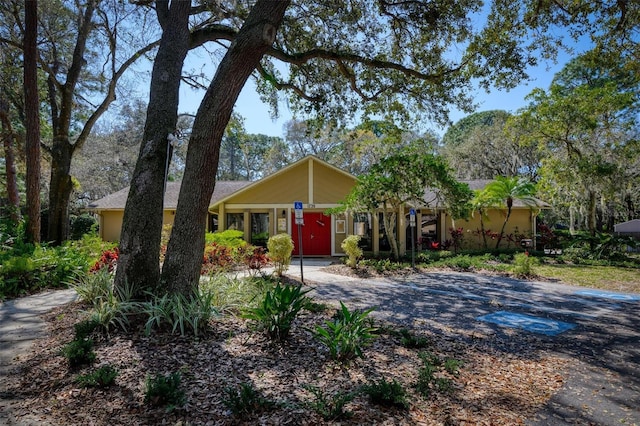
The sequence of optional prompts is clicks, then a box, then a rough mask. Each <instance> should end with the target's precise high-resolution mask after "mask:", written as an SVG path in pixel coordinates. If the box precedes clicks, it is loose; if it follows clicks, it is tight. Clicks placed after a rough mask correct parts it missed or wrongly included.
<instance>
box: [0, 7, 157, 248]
mask: <svg viewBox="0 0 640 426" xmlns="http://www.w3.org/2000/svg"><path fill="white" fill-rule="evenodd" d="M22 3H23V2H17V1H7V2H3V3H2V5H1V7H0V16H1V18H2V19H3V22H4V23H6V26H5V27H4V28H5V31H4V32H3V34H2V37H1V38H0V42H2V43H3V44H5V45H7V46H10V47H11V48H13V49H22V44H21V43H20V42H19V41H18V40H20V39H21V37H22V36H23V34H22V32H23V31H24V28H25V27H24V24H23V22H24V17H23V9H22ZM143 10H144V9H143V8H139V7H137V6H134V5H132V4H129V3H128V2H111V1H98V0H88V1H86V2H72V1H64V0H56V1H48V2H46V7H41V8H40V11H39V13H40V15H41V19H40V20H39V24H40V27H41V30H42V31H41V34H42V37H43V39H42V40H41V41H40V49H39V51H38V52H39V55H38V64H39V66H40V69H41V70H42V71H43V72H44V73H45V74H46V78H47V91H48V93H47V100H48V104H49V105H48V107H49V111H48V114H49V119H50V120H51V126H52V132H53V135H52V140H51V143H50V144H45V145H43V146H42V148H43V149H44V151H45V152H46V154H47V157H48V158H49V159H50V161H51V176H50V179H49V197H48V198H49V203H48V209H49V215H48V231H47V240H49V241H52V242H54V243H60V242H61V241H63V240H64V239H66V238H67V234H68V227H69V204H70V199H71V194H72V191H73V188H74V184H73V181H72V178H71V174H70V170H71V160H72V158H73V155H74V153H75V152H76V150H78V149H79V148H80V147H82V145H83V144H84V143H85V141H86V140H87V138H88V136H89V134H90V132H91V130H92V128H93V126H94V125H95V123H96V121H97V120H98V119H99V118H100V117H101V116H102V114H103V113H104V112H105V111H106V110H107V108H108V107H109V105H110V104H111V103H112V102H113V101H114V100H115V99H116V88H117V83H118V81H119V80H120V79H121V78H122V76H123V74H124V72H125V71H126V70H127V69H128V68H129V67H130V66H131V64H133V63H134V62H135V61H136V60H137V59H138V58H140V57H141V56H142V55H143V54H144V53H146V52H149V51H151V50H152V49H154V48H155V46H156V45H155V43H153V42H149V43H147V42H146V41H145V40H144V38H143V37H144V36H146V35H149V34H151V35H152V34H153V33H154V31H153V29H149V28H143V29H142V30H141V27H140V26H141V25H143V22H144V20H142V19H140V18H141V16H140V15H139V14H138V12H141V11H143ZM130 30H131V31H130ZM134 35H136V36H134ZM125 46H126V48H125Z"/></svg>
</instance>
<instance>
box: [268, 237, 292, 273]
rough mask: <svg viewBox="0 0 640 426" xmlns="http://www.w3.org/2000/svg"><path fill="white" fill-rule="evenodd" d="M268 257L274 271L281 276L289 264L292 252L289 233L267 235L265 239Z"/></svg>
mask: <svg viewBox="0 0 640 426" xmlns="http://www.w3.org/2000/svg"><path fill="white" fill-rule="evenodd" d="M267 250H269V259H271V261H272V262H273V266H274V273H275V274H276V276H282V274H284V273H285V272H286V271H287V269H289V265H290V264H291V253H293V240H292V239H291V236H290V235H289V234H277V235H274V236H272V237H269V241H267Z"/></svg>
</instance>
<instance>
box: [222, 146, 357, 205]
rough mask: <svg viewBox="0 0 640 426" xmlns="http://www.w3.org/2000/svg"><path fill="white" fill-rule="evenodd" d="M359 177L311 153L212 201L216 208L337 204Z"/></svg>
mask: <svg viewBox="0 0 640 426" xmlns="http://www.w3.org/2000/svg"><path fill="white" fill-rule="evenodd" d="M355 182H356V177H355V176H353V175H352V174H350V173H348V172H345V171H344V170H341V169H339V168H337V167H335V166H332V165H331V164H329V163H327V162H326V161H323V160H321V159H319V158H318V157H316V156H313V155H308V156H306V157H304V158H302V159H300V160H298V161H296V162H295V163H292V164H290V165H288V166H287V167H284V168H283V169H280V170H278V171H277V172H275V173H272V174H271V175H269V176H266V177H264V178H263V179H261V180H259V181H256V182H253V183H251V184H250V185H248V186H246V187H244V188H242V189H240V190H239V191H237V192H235V193H233V194H230V195H228V196H227V197H225V198H222V199H219V200H217V201H216V202H215V203H212V205H211V206H210V209H215V208H217V206H218V205H219V204H221V203H227V204H289V203H293V202H294V201H301V202H303V203H305V204H336V203H337V202H339V201H341V200H343V199H344V198H345V197H346V195H347V194H348V193H349V192H350V191H351V188H353V185H354V184H355Z"/></svg>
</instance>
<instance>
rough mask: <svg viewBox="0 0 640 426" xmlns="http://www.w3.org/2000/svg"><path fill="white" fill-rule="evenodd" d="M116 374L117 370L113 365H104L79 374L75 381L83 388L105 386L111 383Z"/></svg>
mask: <svg viewBox="0 0 640 426" xmlns="http://www.w3.org/2000/svg"><path fill="white" fill-rule="evenodd" d="M117 376H118V371H117V370H116V369H115V368H114V367H112V366H110V365H104V366H102V367H100V368H98V369H97V370H95V371H93V372H91V373H89V374H82V375H79V376H78V377H76V379H75V382H76V383H78V384H79V385H80V386H82V387H85V388H107V387H109V386H111V385H113V383H114V382H115V380H116V377H117Z"/></svg>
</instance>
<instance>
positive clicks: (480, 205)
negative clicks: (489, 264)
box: [471, 190, 491, 249]
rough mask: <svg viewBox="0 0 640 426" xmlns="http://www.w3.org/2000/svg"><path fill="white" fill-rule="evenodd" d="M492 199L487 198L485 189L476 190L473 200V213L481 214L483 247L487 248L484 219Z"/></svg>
mask: <svg viewBox="0 0 640 426" xmlns="http://www.w3.org/2000/svg"><path fill="white" fill-rule="evenodd" d="M490 204H491V200H489V199H488V198H487V194H486V193H485V191H480V190H476V191H474V195H473V199H472V200H471V208H472V210H471V211H472V212H473V213H472V215H475V212H478V214H479V215H480V233H481V234H482V242H483V244H484V245H483V247H484V248H485V249H487V233H486V232H485V230H484V221H485V219H487V209H488V208H489V207H490Z"/></svg>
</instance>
